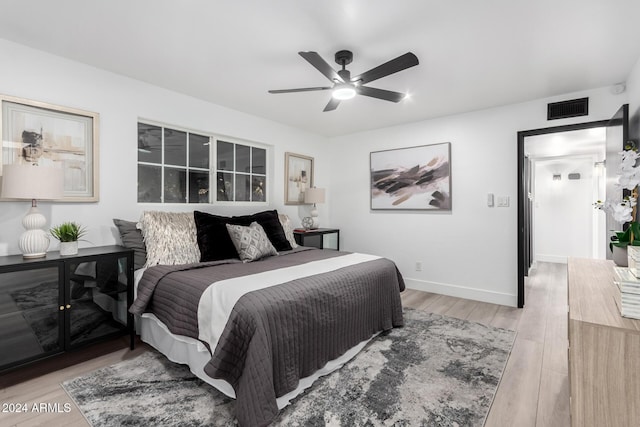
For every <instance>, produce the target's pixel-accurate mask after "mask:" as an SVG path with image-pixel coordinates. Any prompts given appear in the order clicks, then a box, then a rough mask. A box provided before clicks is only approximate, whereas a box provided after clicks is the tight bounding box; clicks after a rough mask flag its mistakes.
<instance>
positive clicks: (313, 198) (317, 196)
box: [304, 187, 324, 203]
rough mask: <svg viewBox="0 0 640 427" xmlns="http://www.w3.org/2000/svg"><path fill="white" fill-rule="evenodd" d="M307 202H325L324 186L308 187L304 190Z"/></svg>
mask: <svg viewBox="0 0 640 427" xmlns="http://www.w3.org/2000/svg"><path fill="white" fill-rule="evenodd" d="M304 202H305V203H324V188H316V187H312V188H307V189H306V190H305V192H304Z"/></svg>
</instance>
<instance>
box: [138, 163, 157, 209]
mask: <svg viewBox="0 0 640 427" xmlns="http://www.w3.org/2000/svg"><path fill="white" fill-rule="evenodd" d="M160 183H161V168H160V166H147V165H138V202H140V203H160V202H161V201H162V200H161V198H160Z"/></svg>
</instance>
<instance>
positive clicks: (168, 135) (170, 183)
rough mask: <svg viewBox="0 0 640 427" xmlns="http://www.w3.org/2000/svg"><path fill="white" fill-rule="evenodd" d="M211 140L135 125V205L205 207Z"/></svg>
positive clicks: (160, 128)
mask: <svg viewBox="0 0 640 427" xmlns="http://www.w3.org/2000/svg"><path fill="white" fill-rule="evenodd" d="M210 143H211V137H209V136H204V135H199V134H196V133H192V132H188V131H182V130H177V129H170V128H167V127H164V126H161V125H153V124H147V123H138V202H141V203H209V176H210V168H209V159H210V154H209V146H210Z"/></svg>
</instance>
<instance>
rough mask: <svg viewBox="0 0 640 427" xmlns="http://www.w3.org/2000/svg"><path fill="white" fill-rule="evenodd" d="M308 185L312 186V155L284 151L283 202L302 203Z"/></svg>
mask: <svg viewBox="0 0 640 427" xmlns="http://www.w3.org/2000/svg"><path fill="white" fill-rule="evenodd" d="M309 187H313V157H309V156H303V155H301V154H294V153H284V198H285V199H284V204H285V205H304V204H305V203H304V192H305V190H306V189H307V188H309Z"/></svg>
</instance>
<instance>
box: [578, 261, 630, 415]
mask: <svg viewBox="0 0 640 427" xmlns="http://www.w3.org/2000/svg"><path fill="white" fill-rule="evenodd" d="M567 268H568V280H569V286H568V291H569V381H570V396H571V425H572V426H580V427H583V426H598V427H605V426H612V427H614V426H615V427H623V426H639V425H640V320H635V319H628V318H625V317H622V316H621V315H620V309H619V307H618V306H617V304H616V296H618V295H619V291H618V288H617V286H616V285H615V284H614V283H613V262H611V261H605V260H592V259H578V258H571V259H569V262H568V266H567Z"/></svg>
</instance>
